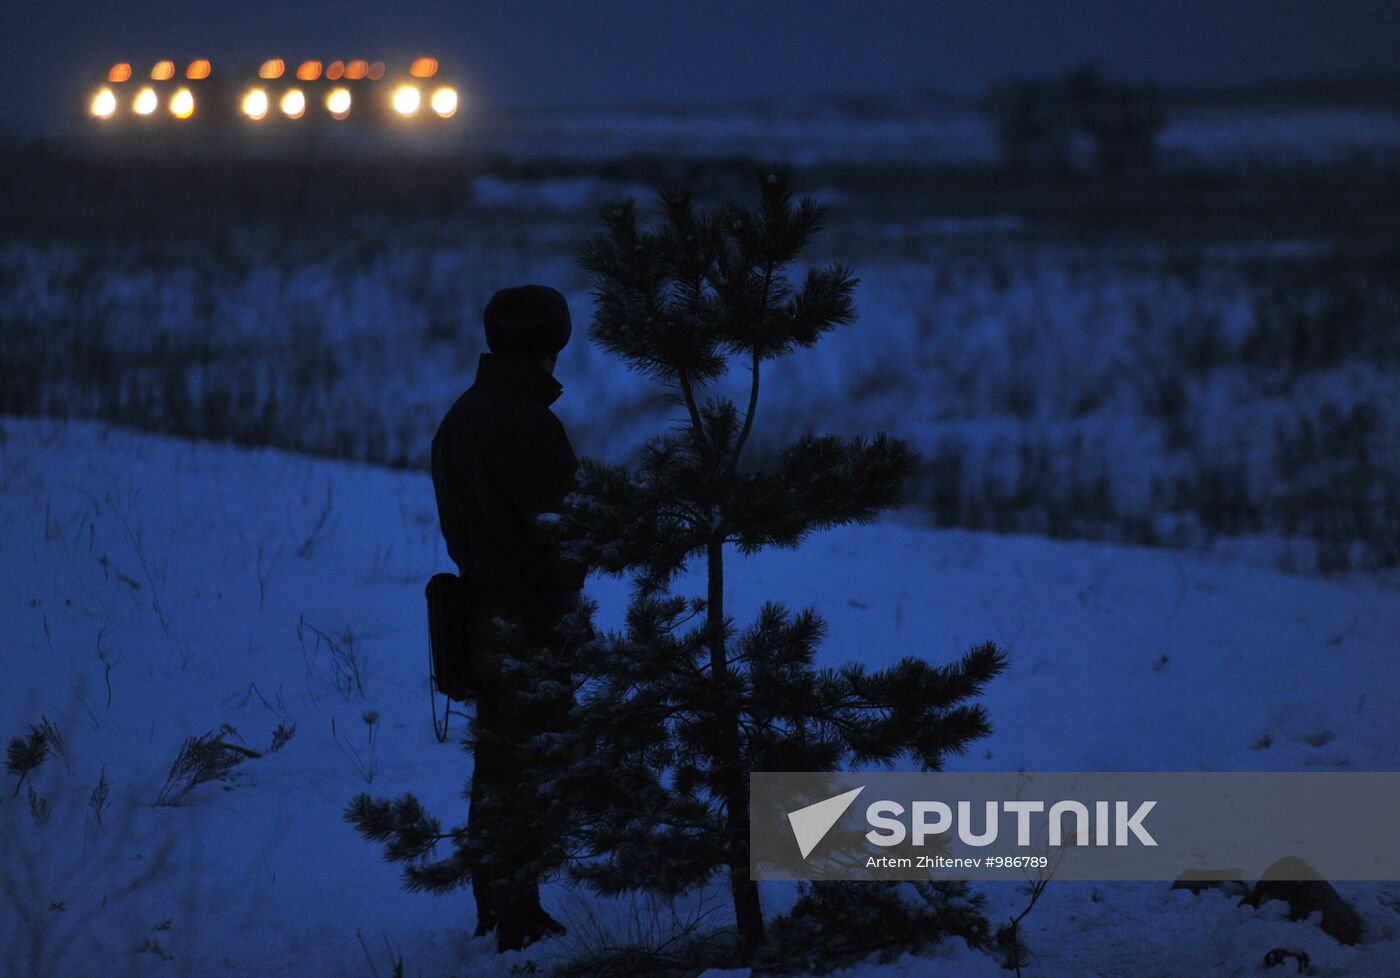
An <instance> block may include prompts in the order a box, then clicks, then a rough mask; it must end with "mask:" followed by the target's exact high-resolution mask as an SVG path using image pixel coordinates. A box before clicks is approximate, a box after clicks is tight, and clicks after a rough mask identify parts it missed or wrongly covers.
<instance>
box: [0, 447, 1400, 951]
mask: <svg viewBox="0 0 1400 978" xmlns="http://www.w3.org/2000/svg"><path fill="white" fill-rule="evenodd" d="M0 431H2V432H3V437H0V735H2V736H4V737H5V738H6V739H8V738H9V737H13V736H17V735H19V734H21V733H22V732H23V731H24V730H25V729H27V727H28V725H30V724H32V723H38V722H40V719H41V717H46V718H47V719H48V720H50V721H52V722H53V723H54V724H55V725H56V726H57V727H58V728H59V729H60V730H61V731H62V733H63V736H64V741H65V744H64V746H65V751H64V753H65V755H66V756H64V757H53V758H51V759H50V760H49V761H48V763H47V764H45V766H44V767H43V768H41V769H40V770H39V771H38V772H37V774H36V775H35V776H34V778H33V783H34V786H35V788H36V796H37V797H39V798H42V799H44V800H46V801H47V803H48V805H49V808H50V815H49V819H48V822H47V824H46V825H42V826H40V825H38V824H36V820H35V818H34V817H33V815H32V814H31V808H30V805H29V804H28V803H26V800H25V794H26V793H25V792H23V791H21V792H20V794H19V797H17V798H14V799H11V798H10V797H9V795H10V791H12V790H13V788H12V787H11V785H12V784H13V782H14V779H13V778H8V777H7V779H6V780H5V782H4V784H3V788H4V790H3V791H0V795H3V796H4V797H3V800H0V838H3V839H4V844H5V848H6V855H5V857H4V858H3V859H0V949H3V954H0V962H3V967H0V973H3V974H7V975H8V974H13V975H23V976H40V975H88V974H99V973H101V974H120V975H133V976H134V975H158V976H166V975H213V974H220V975H281V974H296V975H299V976H307V978H315V976H322V975H324V976H339V975H365V976H369V975H388V974H389V973H390V972H391V968H392V965H391V959H392V957H393V956H394V955H395V953H396V950H401V953H402V954H403V958H404V962H405V966H406V967H405V973H406V974H408V975H414V974H422V975H425V976H431V978H442V976H446V975H467V974H471V975H477V974H486V975H505V974H507V973H509V972H510V970H511V968H512V967H515V966H521V965H523V964H524V961H525V960H526V959H533V960H536V961H541V962H545V961H547V960H548V959H549V957H550V956H551V955H554V954H560V953H565V952H566V951H567V946H566V945H565V944H564V942H551V943H550V944H547V945H544V946H541V947H539V948H535V949H531V950H529V951H527V952H525V953H524V954H515V955H508V956H505V957H501V958H498V957H497V956H496V955H494V954H493V953H491V946H490V942H489V941H487V940H477V939H472V938H471V937H470V936H468V935H469V934H470V927H471V925H472V923H473V920H472V912H471V908H470V899H469V898H468V897H467V896H465V895H463V896H461V897H456V898H440V897H431V896H425V895H414V894H407V893H405V892H403V891H402V890H401V889H400V888H399V885H398V874H397V871H396V869H395V868H393V867H391V866H388V865H386V864H384V863H382V862H381V861H380V859H379V853H378V850H377V849H376V847H374V846H371V845H369V844H367V843H365V842H363V841H362V840H361V839H359V837H358V836H356V835H355V833H354V832H353V831H352V830H351V829H350V828H349V827H348V826H346V825H345V824H344V823H343V822H342V821H341V818H340V812H341V810H342V809H343V807H344V805H345V804H346V802H347V801H348V800H349V798H350V797H351V796H352V795H353V794H355V793H356V792H357V791H360V790H362V789H364V788H365V787H366V776H365V775H366V773H367V770H368V767H369V764H370V759H371V758H373V764H374V770H373V775H374V779H373V783H372V785H370V787H369V790H371V791H372V792H374V793H376V794H385V795H391V794H397V793H399V792H401V791H403V790H407V789H411V790H413V791H415V792H416V793H417V794H419V796H420V797H422V798H423V799H424V801H425V803H426V804H427V805H428V806H429V808H430V810H432V811H434V812H436V813H437V814H439V815H440V816H442V817H443V819H444V821H445V822H448V823H449V824H452V823H455V822H456V821H457V819H458V817H459V816H460V810H461V808H462V807H463V805H464V803H463V802H462V801H461V800H460V790H461V786H462V783H463V781H464V779H465V778H466V776H467V775H468V773H469V770H470V760H469V758H468V757H467V756H466V755H465V754H464V753H463V752H462V751H461V750H460V749H459V748H457V747H455V746H453V745H451V744H448V745H438V744H437V743H435V742H434V740H433V736H432V733H431V730H430V728H429V723H428V706H427V695H426V689H425V671H426V670H425V663H424V660H425V658H426V653H425V628H424V613H423V607H422V594H421V587H422V584H423V582H424V581H425V580H426V578H427V576H428V575H429V574H430V573H432V572H434V571H436V570H439V569H444V568H445V567H446V558H445V556H444V555H443V553H442V551H441V547H440V544H439V542H438V537H437V528H436V522H435V515H434V510H433V505H432V494H431V487H430V485H429V482H428V480H427V478H426V477H425V476H424V475H421V474H417V473H399V472H389V471H384V470H378V469H373V468H368V467H362V466H355V465H349V464H342V463H332V462H326V461H321V460H315V459H310V458H306V457H301V456H295V455H288V454H283V453H277V452H271V451H245V450H237V449H233V448H228V447H223V446H216V445H208V444H197V443H191V442H184V441H178V440H169V439H161V438H155V437H150V436H144V435H137V434H133V433H130V432H127V431H125V430H120V429H112V428H108V427H105V426H102V425H96V424H73V425H63V424H58V423H54V422H47V421H16V420H5V421H4V422H3V425H2V426H0ZM730 581H731V588H732V594H731V596H730V600H731V602H732V605H731V607H732V608H733V609H734V612H735V614H736V615H738V616H740V617H739V620H740V621H741V622H742V621H743V617H744V615H745V614H746V612H748V611H751V610H753V609H755V608H756V607H757V606H758V604H759V603H760V602H761V601H763V600H765V599H768V598H780V599H784V600H787V601H789V602H790V603H791V604H793V605H802V604H806V603H810V604H812V605H814V606H815V607H817V608H818V609H820V610H821V611H822V612H823V613H824V614H826V615H827V616H828V618H829V622H830V631H831V635H830V638H829V640H828V642H827V644H826V646H825V652H824V655H825V656H826V658H827V660H828V661H829V662H832V663H835V662H839V661H843V660H846V659H850V658H861V659H864V660H866V661H868V662H871V663H873V664H879V663H882V662H885V661H888V660H890V659H893V658H895V657H898V656H902V655H906V654H927V655H930V656H932V657H934V658H937V659H943V658H948V657H951V656H953V655H955V654H957V653H959V652H960V651H962V649H963V648H964V647H966V646H967V645H969V644H970V643H973V642H976V641H980V640H983V639H986V638H992V639H995V640H997V641H998V642H1000V643H1001V644H1003V645H1004V646H1005V647H1006V648H1007V649H1008V650H1009V651H1010V654H1011V668H1010V670H1009V671H1008V673H1007V674H1006V676H1005V677H1003V678H1002V679H1000V680H998V681H997V683H996V684H994V687H993V689H992V690H991V691H990V693H989V694H988V696H987V698H986V703H987V706H988V708H989V710H990V712H991V716H992V718H993V721H994V723H995V725H996V732H995V733H994V734H993V735H992V736H991V737H990V738H989V739H987V740H986V741H984V742H982V743H981V744H979V745H978V747H977V750H976V752H975V754H974V755H973V756H969V757H967V758H964V759H963V760H962V761H961V762H960V763H961V764H963V765H964V766H967V767H972V768H979V769H987V770H1010V769H1016V768H1018V767H1024V768H1026V769H1041V770H1056V769H1059V770H1064V769H1103V770H1153V769H1161V770H1235V769H1304V768H1308V769H1312V768H1318V769H1353V770H1356V769H1361V770H1365V769H1393V768H1395V767H1396V765H1397V758H1398V757H1400V748H1398V747H1397V743H1400V738H1398V737H1397V735H1398V734H1400V682H1397V681H1396V680H1397V679H1400V661H1398V660H1397V656H1396V653H1397V651H1400V650H1397V648H1396V636H1397V634H1400V629H1398V628H1397V626H1400V593H1397V592H1396V591H1395V590H1393V589H1387V588H1385V587H1383V586H1381V585H1379V584H1377V583H1375V582H1372V581H1369V580H1367V579H1364V578H1357V579H1344V580H1330V581H1325V580H1319V579H1312V578H1304V577H1290V576H1284V575H1282V574H1279V573H1276V572H1273V571H1269V570H1264V569H1260V568H1255V567H1243V566H1237V565H1231V564H1229V563H1225V562H1222V561H1218V560H1210V559H1207V558H1203V557H1196V556H1188V555H1182V554H1176V553H1171V552H1165V551H1152V550H1140V549H1128V548H1116V547H1109V546H1102V545H1090V544H1075V543H1068V544H1066V543H1054V542H1049V541H1046V540H1042V539H1037V538H1018V537H996V536H990V535H978V534H971V533H964V532H934V531H930V530H928V529H924V528H920V527H914V526H909V525H904V524H902V523H900V522H898V521H887V522H884V523H881V524H879V525H877V526H874V527H866V528H854V529H850V530H847V531H840V532H833V533H828V534H825V535H822V536H820V537H817V538H814V539H813V540H812V541H810V542H809V543H808V544H807V545H806V546H805V547H803V548H802V549H801V550H798V551H795V552H790V553H776V554H766V555H763V556H761V557H759V558H755V559H751V560H748V561H746V562H742V563H736V565H735V569H734V572H733V573H732V574H731V576H730ZM589 590H590V593H592V594H593V596H594V597H596V598H597V599H598V600H599V601H600V602H601V603H602V607H603V617H604V619H605V621H607V622H616V621H617V620H618V618H619V616H620V614H621V611H622V608H623V604H624V601H625V595H626V587H625V585H624V584H623V583H621V582H616V581H610V580H604V581H590V584H589ZM357 674H358V680H357V679H356V676H357ZM370 711H374V712H375V713H377V720H376V721H375V722H374V723H373V724H371V723H369V722H367V719H366V714H367V713H370ZM293 722H294V723H295V724H296V736H295V737H294V738H293V739H292V740H291V741H290V743H288V744H287V745H286V746H285V747H284V748H282V749H281V750H280V751H277V752H275V753H269V754H266V755H265V756H263V757H261V758H258V759H249V760H247V761H246V762H244V763H243V764H241V765H240V766H239V767H237V768H235V769H234V772H233V774H232V776H231V778H230V779H229V780H228V781H227V782H224V783H217V782H216V783H209V784H203V785H200V786H199V787H196V788H195V789H194V790H193V791H192V792H191V793H190V794H189V796H188V797H187V798H186V799H185V800H184V802H183V803H182V804H181V805H180V806H178V807H160V806H155V805H154V804H153V802H154V801H155V799H156V797H157V795H158V793H159V792H160V789H161V785H162V783H163V782H164V780H165V777H166V773H167V770H168V768H169V766H170V764H171V761H172V760H173V758H174V757H175V754H176V751H177V750H178V748H179V746H180V743H181V741H182V740H183V738H185V737H186V736H189V735H192V734H200V733H203V732H206V731H211V730H218V729H219V727H220V725H221V724H225V723H226V724H229V725H231V726H232V727H234V728H236V731H237V735H238V736H241V737H242V738H243V743H245V744H246V746H248V747H249V748H251V749H254V750H257V751H262V750H264V749H265V748H266V747H267V745H268V743H269V739H270V737H271V735H272V732H273V730H274V729H275V728H276V727H277V726H278V725H279V724H282V725H286V724H291V723H293ZM333 724H334V733H333V727H332V725H333ZM372 732H373V733H374V735H375V742H374V746H373V749H371V745H370V735H371V733H372ZM234 736H235V735H234V734H226V735H225V739H230V738H232V737H234ZM104 770H105V775H106V778H107V780H108V781H109V782H110V785H111V795H110V800H109V803H108V805H107V806H106V809H105V811H104V812H103V817H102V820H101V821H100V822H99V821H98V819H97V816H96V813H95V812H94V811H93V809H92V808H91V807H90V806H89V795H90V792H91V791H92V789H93V786H94V785H95V783H96V782H97V781H98V778H99V774H100V772H102V771H104ZM980 888H981V889H983V891H984V892H986V893H987V896H988V901H989V906H990V908H991V910H992V911H993V915H994V917H996V918H1004V917H1005V916H1008V915H1010V914H1011V913H1014V912H1016V910H1017V909H1019V905H1020V904H1021V903H1023V902H1024V896H1023V895H1022V894H1021V892H1020V891H1019V888H1018V887H1013V886H990V885H985V884H983V885H981V887H980ZM1338 889H1339V890H1340V891H1341V892H1342V894H1343V895H1344V896H1345V897H1347V898H1348V899H1350V900H1352V901H1353V903H1354V905H1355V906H1356V908H1357V910H1358V911H1359V912H1360V913H1361V915H1362V917H1363V920H1364V921H1365V924H1366V928H1367V934H1368V937H1367V940H1366V942H1365V943H1364V944H1362V945H1361V946H1358V947H1355V948H1344V947H1341V946H1339V945H1337V944H1336V942H1334V941H1333V940H1332V939H1331V938H1329V937H1327V936H1326V935H1325V934H1323V933H1322V932H1321V931H1320V930H1319V929H1318V928H1317V927H1316V926H1315V921H1314V922H1305V923H1288V922H1286V921H1285V920H1284V919H1283V918H1284V913H1285V910H1284V908H1283V906H1282V905H1281V904H1278V903H1274V904H1268V905H1265V907H1263V908H1261V909H1260V910H1258V911H1255V910H1249V909H1240V908H1237V907H1236V906H1235V905H1234V903H1233V901H1230V900H1227V899H1226V898H1224V897H1223V896H1221V895H1220V894H1218V893H1206V894H1204V895H1202V896H1200V897H1192V896H1190V895H1188V894H1186V893H1184V892H1172V891H1169V889H1168V888H1167V886H1166V884H1161V883H1144V884H1099V885H1093V884H1087V883H1086V884H1070V883H1065V884H1053V883H1052V884H1051V886H1050V887H1049V889H1048V890H1047V891H1046V895H1045V897H1044V898H1043V899H1042V901H1041V902H1040V904H1039V905H1038V906H1037V908H1036V909H1035V911H1034V912H1033V913H1032V914H1031V915H1030V917H1029V918H1028V919H1027V924H1026V927H1027V930H1026V936H1027V939H1028V941H1029V943H1030V945H1031V947H1032V950H1033V952H1034V953H1035V958H1034V960H1033V963H1032V965H1031V966H1030V967H1029V968H1028V969H1027V971H1026V974H1027V975H1044V976H1060V975H1064V976H1070V975H1075V976H1078V975H1125V974H1131V975H1134V976H1151V975H1177V974H1219V975H1238V974H1256V973H1262V968H1261V964H1260V961H1261V959H1262V956H1263V954H1264V952H1265V951H1267V950H1269V949H1270V948H1272V947H1275V946H1284V947H1297V948H1302V949H1304V950H1306V951H1307V952H1308V954H1309V955H1310V956H1311V958H1312V961H1313V967H1314V969H1315V970H1316V973H1317V974H1322V975H1376V976H1389V975H1394V974H1397V973H1400V934H1398V933H1397V932H1400V885H1396V884H1379V885H1369V884H1368V885H1355V884H1345V883H1342V884H1339V885H1338ZM791 896H792V893H791V890H790V888H782V887H774V888H770V889H767V890H765V899H766V900H767V904H768V908H769V910H770V912H772V911H774V910H777V909H781V907H782V906H783V905H784V904H785V903H786V902H787V901H789V900H790V899H791ZM546 900H547V902H548V903H549V904H550V905H551V906H552V907H553V908H554V909H556V910H557V911H558V912H559V913H561V914H563V915H565V916H566V917H569V918H570V919H572V920H575V921H581V919H582V917H584V916H587V915H588V914H590V913H591V914H595V915H599V916H602V917H603V918H605V919H607V918H608V917H609V915H610V914H623V913H625V910H626V907H625V906H622V905H614V904H606V903H602V902H600V901H597V900H595V899H593V898H592V897H590V896H587V895H585V894H580V893H577V892H574V891H571V890H569V889H568V888H566V887H564V886H561V885H554V886H551V887H550V888H549V890H548V891H547V894H546ZM585 929H586V928H585V926H584V925H583V924H582V923H581V922H580V923H578V924H577V925H576V927H575V933H576V934H577V933H581V932H582V931H583V930H585ZM857 970H858V971H859V973H860V974H862V975H874V976H879V978H895V976H902V975H922V974H928V973H931V972H934V971H937V972H939V973H947V974H970V975H986V976H992V975H1002V974H1004V972H1002V971H1001V969H1000V968H999V966H998V964H997V963H996V962H995V961H993V960H992V959H990V958H988V957H986V956H984V955H982V954H980V953H976V952H972V951H969V950H967V949H966V948H962V947H944V948H940V949H936V950H935V951H933V952H931V954H930V956H929V957H926V958H906V959H904V960H902V961H900V962H896V963H894V964H890V965H885V966H875V965H865V966H861V967H859V968H858V969H857Z"/></svg>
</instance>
